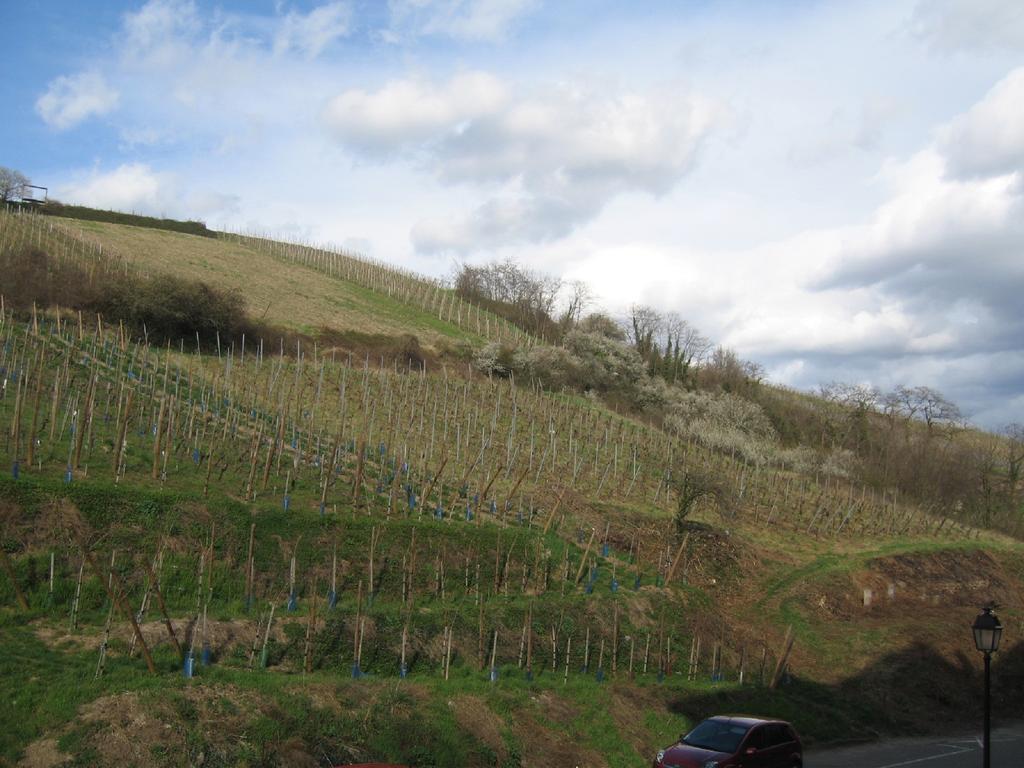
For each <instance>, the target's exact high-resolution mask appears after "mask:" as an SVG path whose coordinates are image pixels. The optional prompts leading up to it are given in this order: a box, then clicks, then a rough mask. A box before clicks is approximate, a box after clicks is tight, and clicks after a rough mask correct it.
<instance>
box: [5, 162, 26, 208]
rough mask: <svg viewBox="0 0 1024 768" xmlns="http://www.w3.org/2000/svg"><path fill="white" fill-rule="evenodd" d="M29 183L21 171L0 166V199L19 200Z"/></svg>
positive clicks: (6, 200) (7, 200)
mask: <svg viewBox="0 0 1024 768" xmlns="http://www.w3.org/2000/svg"><path fill="white" fill-rule="evenodd" d="M29 184H31V182H30V181H29V179H28V177H27V176H26V175H25V174H23V173H22V172H21V171H16V170H14V169H13V168H5V167H3V166H0V201H2V202H5V203H6V202H9V201H11V200H19V199H21V197H22V196H23V195H24V194H25V192H27V191H28V186H29Z"/></svg>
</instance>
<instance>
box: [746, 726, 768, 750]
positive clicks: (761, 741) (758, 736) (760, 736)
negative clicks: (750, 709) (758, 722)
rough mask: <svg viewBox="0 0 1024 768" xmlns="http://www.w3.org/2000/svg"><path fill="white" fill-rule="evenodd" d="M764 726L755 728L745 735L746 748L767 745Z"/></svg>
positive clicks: (760, 747) (761, 747)
mask: <svg viewBox="0 0 1024 768" xmlns="http://www.w3.org/2000/svg"><path fill="white" fill-rule="evenodd" d="M765 735H766V734H765V729H764V727H761V728H755V729H754V730H752V731H751V732H750V735H749V736H747V749H750V748H751V747H753V748H754V749H764V748H765V747H766V746H767V739H766V738H765Z"/></svg>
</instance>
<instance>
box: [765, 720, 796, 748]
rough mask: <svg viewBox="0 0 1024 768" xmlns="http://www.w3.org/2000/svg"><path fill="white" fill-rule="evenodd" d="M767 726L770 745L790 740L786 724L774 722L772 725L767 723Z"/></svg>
mask: <svg viewBox="0 0 1024 768" xmlns="http://www.w3.org/2000/svg"><path fill="white" fill-rule="evenodd" d="M768 728H769V734H768V736H769V741H770V742H771V745H772V746H773V747H774V746H778V745H779V744H786V743H788V742H789V741H791V739H790V738H789V732H788V729H787V728H786V726H784V725H781V724H778V723H776V724H773V725H769V726H768Z"/></svg>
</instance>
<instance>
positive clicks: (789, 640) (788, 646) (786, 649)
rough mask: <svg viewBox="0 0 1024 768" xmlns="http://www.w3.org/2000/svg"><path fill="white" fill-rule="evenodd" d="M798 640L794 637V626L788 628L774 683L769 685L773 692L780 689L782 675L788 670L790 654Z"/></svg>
mask: <svg viewBox="0 0 1024 768" xmlns="http://www.w3.org/2000/svg"><path fill="white" fill-rule="evenodd" d="M795 639H796V638H795V637H794V636H793V625H792V624H790V625H789V626H788V627H787V628H786V639H785V640H784V641H783V642H782V654H781V655H780V656H779V660H778V662H777V663H776V664H775V672H774V673H773V674H772V681H771V683H770V684H769V686H768V687H769V688H770V689H771V690H775V688H777V687H778V685H779V682H780V681H781V680H782V673H783V672H784V671H785V670H786V663H787V662H788V661H789V654H790V652H791V651H792V650H793V642H794V640H795Z"/></svg>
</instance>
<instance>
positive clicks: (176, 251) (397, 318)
mask: <svg viewBox="0 0 1024 768" xmlns="http://www.w3.org/2000/svg"><path fill="white" fill-rule="evenodd" d="M62 224H63V225H64V226H66V227H68V228H69V229H70V230H71V231H73V232H76V233H81V235H82V237H83V239H86V240H90V241H93V242H98V243H101V244H102V245H103V248H104V249H105V250H113V251H116V252H117V253H118V254H120V255H122V256H124V257H125V258H126V259H127V260H128V261H129V262H131V263H133V264H136V265H138V267H139V268H140V269H141V270H143V271H144V272H151V273H162V274H171V275H175V276H179V277H183V278H188V279H193V280H201V281H205V282H209V283H211V284H214V285H217V286H219V287H222V288H233V289H238V290H240V291H241V292H242V293H243V295H244V296H245V301H246V309H247V311H248V312H249V314H250V315H251V316H252V317H254V318H255V319H263V320H265V321H267V322H268V323H270V324H272V325H276V326H281V327H284V328H288V329H293V330H296V331H300V332H302V333H306V334H315V333H316V332H318V331H319V330H320V329H321V328H331V329H336V330H341V331H346V330H356V331H360V332H362V333H369V334H384V335H393V336H397V335H400V334H408V333H413V334H415V335H417V336H418V337H419V338H421V339H422V340H423V341H424V342H426V343H428V344H434V343H436V342H437V341H438V340H440V339H442V338H447V339H450V340H451V339H458V338H463V337H466V333H465V332H464V331H461V330H459V329H458V328H456V327H455V326H453V325H450V324H448V323H445V322H442V321H440V320H438V319H437V318H436V317H434V316H432V315H429V314H426V313H424V312H422V311H420V310H418V309H415V308H413V307H410V306H408V305H406V304H403V303H401V302H399V301H396V300H393V299H390V298H388V297H387V296H383V295H381V294H377V293H374V292H373V291H369V290H366V289H364V288H362V287H360V286H356V285H353V284H352V283H349V282H346V281H344V280H340V279H337V278H331V277H329V276H326V275H324V274H323V273H321V272H317V271H315V270H312V269H309V268H307V267H304V266H302V265H299V264H295V263H290V262H285V261H282V260H280V259H277V258H274V257H273V256H270V255H268V254H266V253H262V252H260V251H258V250H256V249H254V248H250V247H248V246H245V245H240V244H238V243H233V242H229V241H227V240H216V239H211V238H204V237H197V236H194V235H186V234H181V233H178V232H166V231H161V230H154V229H143V228H141V227H131V226H126V225H122V224H110V223H106V222H94V221H77V220H69V221H67V222H62Z"/></svg>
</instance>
